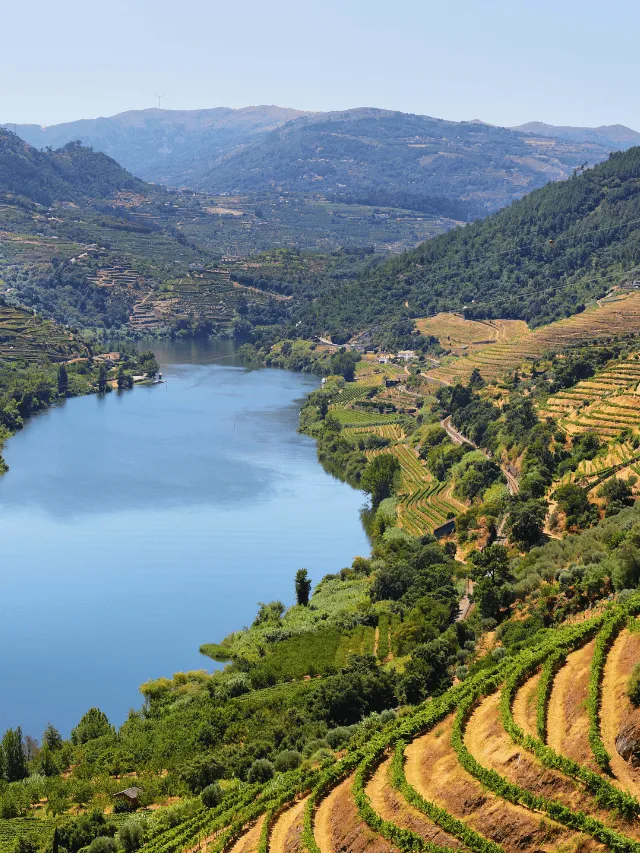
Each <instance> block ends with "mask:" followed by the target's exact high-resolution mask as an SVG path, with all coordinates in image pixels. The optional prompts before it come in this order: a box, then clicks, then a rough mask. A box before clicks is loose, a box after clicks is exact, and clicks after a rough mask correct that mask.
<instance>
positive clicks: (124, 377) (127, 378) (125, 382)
mask: <svg viewBox="0 0 640 853" xmlns="http://www.w3.org/2000/svg"><path fill="white" fill-rule="evenodd" d="M117 382H118V391H124V390H125V389H127V388H133V376H132V375H131V374H130V373H128V372H127V371H126V370H125V369H124V364H121V365H120V367H119V368H118V374H117Z"/></svg>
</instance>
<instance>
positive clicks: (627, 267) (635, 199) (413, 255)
mask: <svg viewBox="0 0 640 853" xmlns="http://www.w3.org/2000/svg"><path fill="white" fill-rule="evenodd" d="M639 265H640V148H632V149H630V150H629V151H627V152H624V153H618V154H614V155H612V156H611V157H610V159H609V160H607V161H606V162H605V163H602V164H600V165H598V166H596V167H594V168H593V169H589V170H587V171H584V172H583V173H581V174H578V175H576V176H574V177H572V178H570V179H568V180H566V181H561V182H557V183H551V184H548V185H547V186H545V187H543V188H541V189H539V190H536V191H534V192H532V193H530V194H529V195H528V196H526V197H525V198H523V199H521V200H519V201H517V202H514V203H513V204H512V205H510V206H509V207H508V208H506V209H505V210H502V211H500V212H498V213H496V214H494V215H493V216H490V217H488V218H486V219H484V220H482V221H480V222H475V223H473V224H470V225H467V226H465V227H463V228H458V229H455V230H454V231H450V232H449V233H448V234H445V235H442V236H440V237H437V238H435V239H434V240H429V241H427V242H425V243H423V244H421V245H420V246H419V247H418V248H416V249H414V250H411V251H409V252H406V253H405V254H403V255H399V256H397V257H394V258H392V259H390V260H388V261H386V262H385V263H383V264H379V265H377V266H374V267H372V268H371V269H370V270H368V271H367V273H366V275H363V276H362V277H360V278H359V279H358V280H357V281H355V280H351V281H347V282H345V283H343V284H342V285H340V286H337V287H336V286H332V287H331V288H327V291H326V292H325V293H324V294H323V295H322V297H321V298H320V299H316V300H315V302H314V303H313V305H312V306H310V307H309V309H308V316H309V317H312V318H313V322H314V324H315V326H316V328H317V327H319V328H324V329H325V330H328V331H330V332H332V333H340V334H344V331H345V330H349V329H351V330H354V329H357V328H362V327H365V326H367V325H373V326H375V325H376V324H380V322H381V318H385V320H384V322H385V323H388V322H390V321H392V320H393V319H396V320H397V319H400V318H401V317H403V316H404V317H421V316H426V315H431V314H436V313H437V312H438V311H442V310H445V311H446V310H464V313H465V315H466V316H467V317H469V318H486V317H502V318H509V319H522V320H526V321H528V322H530V323H531V324H532V325H542V324H544V323H548V322H551V321H553V320H555V319H559V318H561V317H564V316H568V315H569V314H572V313H575V312H577V311H581V310H583V309H584V306H585V305H586V304H587V303H588V302H590V301H592V300H594V299H595V298H598V297H602V296H604V295H605V293H606V292H607V291H608V290H609V289H610V288H611V287H612V286H614V285H618V284H622V283H624V282H627V281H629V282H631V281H633V280H634V277H635V276H636V275H637V271H638V266H639Z"/></svg>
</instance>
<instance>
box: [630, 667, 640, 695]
mask: <svg viewBox="0 0 640 853" xmlns="http://www.w3.org/2000/svg"><path fill="white" fill-rule="evenodd" d="M627 693H628V694H629V699H631V701H632V702H633V704H634V705H640V663H637V664H636V665H635V666H634V668H633V672H632V673H631V675H630V676H629V681H628V683H627Z"/></svg>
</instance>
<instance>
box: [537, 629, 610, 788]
mask: <svg viewBox="0 0 640 853" xmlns="http://www.w3.org/2000/svg"><path fill="white" fill-rule="evenodd" d="M594 645H595V640H592V641H591V642H590V643H587V644H586V645H585V646H583V647H582V648H581V649H578V650H577V651H575V652H571V654H569V655H567V660H566V662H565V664H564V666H563V667H562V668H561V669H560V670H559V672H558V673H557V675H556V677H555V679H554V682H553V689H552V691H551V699H550V701H549V708H548V711H547V742H548V744H549V746H550V747H551V748H552V749H554V750H555V751H556V752H559V753H561V754H563V755H566V756H567V757H568V758H572V759H573V760H574V761H578V762H580V763H581V764H586V765H587V766H588V767H590V768H591V769H592V770H595V771H596V772H598V765H597V764H596V762H595V760H594V758H593V755H592V753H591V746H590V745H589V717H588V715H587V695H588V688H589V667H590V665H591V659H592V657H593V649H594Z"/></svg>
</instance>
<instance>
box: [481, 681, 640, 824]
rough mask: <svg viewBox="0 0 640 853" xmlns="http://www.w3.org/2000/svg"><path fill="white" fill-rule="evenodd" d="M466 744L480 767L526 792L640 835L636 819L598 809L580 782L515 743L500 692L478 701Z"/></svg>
mask: <svg viewBox="0 0 640 853" xmlns="http://www.w3.org/2000/svg"><path fill="white" fill-rule="evenodd" d="M465 743H466V745H467V748H468V749H469V752H471V754H472V755H473V756H474V758H475V759H476V760H477V761H479V762H480V764H481V765H482V766H483V767H489V768H491V769H492V770H495V771H496V772H497V773H499V774H500V775H501V776H502V777H503V778H505V779H508V780H509V781H510V782H514V783H515V784H516V785H519V786H520V787H521V788H523V789H524V790H525V791H529V792H531V793H532V794H536V795H540V796H544V797H548V798H550V799H553V800H555V801H557V802H559V803H562V804H563V805H565V806H567V808H569V809H571V810H572V811H579V810H582V811H584V812H585V813H586V814H588V815H590V816H592V817H594V818H597V819H598V820H600V821H601V822H602V823H604V824H606V825H607V826H610V827H612V828H613V829H616V830H618V831H619V832H622V833H624V834H625V835H629V836H631V837H633V838H636V839H637V838H640V823H638V821H633V822H632V823H629V822H626V821H623V820H622V819H621V818H619V817H617V816H616V815H615V814H614V813H613V812H611V811H607V810H606V809H601V808H599V807H598V805H597V803H596V801H595V799H594V797H593V796H591V795H590V794H588V793H587V792H586V791H585V789H584V788H583V787H582V786H581V785H579V784H578V783H576V782H574V781H573V780H572V779H570V778H569V777H568V776H564V775H563V774H561V773H558V772H557V771H555V770H549V769H548V768H547V767H545V766H544V765H543V764H541V763H540V762H539V761H538V760H537V759H536V757H535V756H533V755H531V753H529V752H526V751H525V750H523V749H522V747H520V746H518V745H517V744H514V742H513V741H512V740H511V738H510V737H509V735H508V734H507V733H506V732H505V730H504V729H503V727H502V723H501V720H500V693H499V692H496V693H494V694H492V695H491V696H489V697H487V698H486V699H484V700H483V701H482V702H480V704H479V705H478V707H477V709H476V710H475V712H474V713H473V714H472V716H471V718H470V720H469V722H468V724H467V729H466V732H465ZM578 834H579V833H575V835H578Z"/></svg>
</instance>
